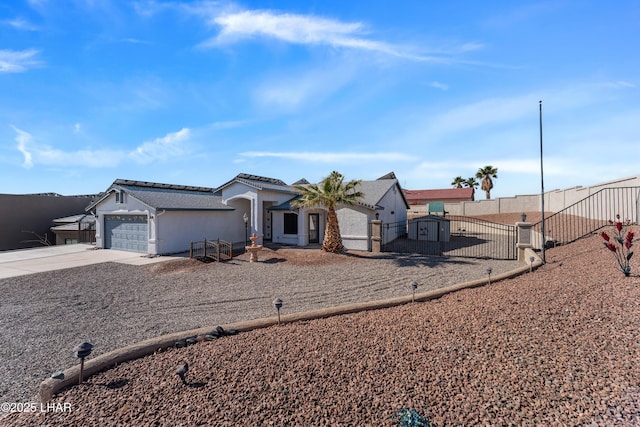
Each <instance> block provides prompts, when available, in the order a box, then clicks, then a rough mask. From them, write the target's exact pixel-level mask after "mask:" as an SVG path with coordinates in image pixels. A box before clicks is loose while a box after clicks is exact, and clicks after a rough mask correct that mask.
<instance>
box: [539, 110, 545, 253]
mask: <svg viewBox="0 0 640 427" xmlns="http://www.w3.org/2000/svg"><path fill="white" fill-rule="evenodd" d="M540 190H541V191H540V198H541V199H542V263H543V264H546V263H547V257H546V253H545V251H546V248H547V242H546V238H545V234H544V169H543V166H542V101H540Z"/></svg>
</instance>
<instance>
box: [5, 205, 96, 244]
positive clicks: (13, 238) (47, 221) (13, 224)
mask: <svg viewBox="0 0 640 427" xmlns="http://www.w3.org/2000/svg"><path fill="white" fill-rule="evenodd" d="M92 199H93V196H49V195H31V194H0V250H2V251H4V250H13V249H25V248H33V247H39V246H42V245H41V244H40V243H38V242H23V241H24V240H33V239H36V236H34V235H33V234H31V233H24V232H23V231H33V232H35V233H38V234H39V235H41V236H44V235H45V234H46V235H47V237H48V240H49V242H50V243H52V244H55V243H56V239H55V235H54V233H53V232H52V231H51V230H50V229H51V227H52V226H53V220H54V219H56V218H62V217H65V216H71V215H77V214H82V213H84V209H85V208H86V207H87V206H88V205H89V204H90V203H91V200H92Z"/></svg>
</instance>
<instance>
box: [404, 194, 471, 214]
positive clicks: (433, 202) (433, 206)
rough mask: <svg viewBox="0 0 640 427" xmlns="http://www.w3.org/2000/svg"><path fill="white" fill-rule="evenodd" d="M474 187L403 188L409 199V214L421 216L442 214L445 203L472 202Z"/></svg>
mask: <svg viewBox="0 0 640 427" xmlns="http://www.w3.org/2000/svg"><path fill="white" fill-rule="evenodd" d="M474 192H475V191H474V189H473V188H471V187H469V188H445V189H437V190H404V194H405V196H406V197H407V200H408V201H409V205H411V206H410V208H409V216H410V217H412V218H415V217H416V216H423V215H427V214H429V213H437V214H444V213H445V212H444V204H445V203H457V202H472V201H473V200H474Z"/></svg>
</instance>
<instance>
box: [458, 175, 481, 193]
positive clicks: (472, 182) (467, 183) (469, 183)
mask: <svg viewBox="0 0 640 427" xmlns="http://www.w3.org/2000/svg"><path fill="white" fill-rule="evenodd" d="M462 185H463V186H464V187H466V188H473V189H474V190H475V189H476V188H478V185H480V184H478V181H476V179H475V178H474V177H471V178H467V179H465V180H464V182H463V183H462Z"/></svg>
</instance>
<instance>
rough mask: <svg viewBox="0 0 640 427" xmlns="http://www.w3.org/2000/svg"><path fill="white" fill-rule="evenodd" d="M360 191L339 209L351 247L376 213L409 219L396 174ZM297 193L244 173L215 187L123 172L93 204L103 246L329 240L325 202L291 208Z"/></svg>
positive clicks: (179, 247) (157, 249) (363, 239)
mask: <svg viewBox="0 0 640 427" xmlns="http://www.w3.org/2000/svg"><path fill="white" fill-rule="evenodd" d="M295 184H296V185H304V184H308V182H307V181H306V180H300V181H298V182H296V183H295ZM358 190H359V191H361V192H363V193H364V194H365V196H364V198H363V199H362V200H361V201H360V202H359V203H358V204H357V205H356V206H348V207H339V208H338V209H337V215H338V219H339V222H340V230H341V234H342V238H343V244H344V246H345V248H347V249H353V250H367V249H368V247H369V234H370V232H369V223H370V222H371V220H374V219H377V218H379V219H380V220H382V221H383V222H398V221H406V215H407V208H408V207H409V204H408V203H407V200H406V198H405V197H404V192H403V191H402V188H401V187H400V184H399V183H398V180H397V179H396V177H395V175H393V173H391V174H388V175H385V176H384V177H381V178H380V179H377V180H375V181H362V183H361V185H360V187H359V188H358ZM297 197H298V193H297V192H296V190H295V189H294V187H293V185H287V184H286V183H285V182H283V181H281V180H279V179H274V178H267V177H262V176H257V175H250V174H244V173H241V174H238V175H237V176H235V177H234V178H233V179H231V180H229V181H228V182H226V183H224V184H223V185H221V186H220V187H218V188H217V189H215V190H214V189H211V188H202V187H188V186H179V185H170V184H158V183H151V182H140V181H127V180H121V179H118V180H116V181H115V182H114V183H113V184H112V185H111V186H110V187H109V189H108V190H107V191H106V192H105V193H103V195H102V196H101V197H100V198H99V199H98V200H96V201H95V202H94V203H92V204H91V205H89V207H88V208H87V211H88V212H92V213H93V214H94V215H95V217H96V246H97V247H100V248H113V249H121V250H127V251H135V252H141V253H146V254H168V253H176V252H182V251H186V250H188V249H189V243H190V242H192V241H198V240H203V239H204V238H206V239H210V240H213V239H217V238H220V239H223V240H226V241H229V242H231V243H233V244H234V245H235V246H239V245H244V244H246V243H248V242H247V237H248V235H250V234H252V233H256V235H257V236H258V237H259V240H258V242H257V243H258V244H263V243H264V242H274V243H281V244H291V245H295V246H308V245H314V244H316V243H320V242H322V239H323V237H324V227H325V223H326V209H324V208H323V207H318V208H313V209H301V208H292V207H291V202H292V201H293V200H295V199H296V198H297ZM244 218H246V222H245V220H244Z"/></svg>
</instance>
